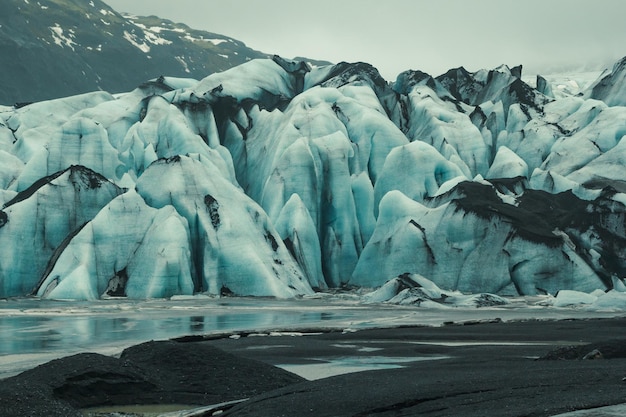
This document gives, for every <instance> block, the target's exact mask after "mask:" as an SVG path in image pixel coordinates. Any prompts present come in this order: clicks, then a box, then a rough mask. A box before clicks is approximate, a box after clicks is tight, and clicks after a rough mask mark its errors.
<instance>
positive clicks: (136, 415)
mask: <svg viewBox="0 0 626 417" xmlns="http://www.w3.org/2000/svg"><path fill="white" fill-rule="evenodd" d="M244 401H247V398H244V399H241V400H234V401H227V402H223V403H219V404H212V405H207V406H202V407H198V406H197V405H184V404H148V405H118V406H103V407H93V408H85V409H83V410H81V413H82V414H83V416H85V417H194V416H196V417H197V416H209V415H215V414H220V413H221V412H222V411H223V410H227V409H229V408H231V407H232V406H234V405H236V404H239V403H241V402H244ZM208 413H211V414H208Z"/></svg>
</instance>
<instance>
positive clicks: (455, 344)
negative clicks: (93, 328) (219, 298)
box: [0, 317, 626, 417]
mask: <svg viewBox="0 0 626 417" xmlns="http://www.w3.org/2000/svg"><path fill="white" fill-rule="evenodd" d="M624 326H626V318H625V317H616V318H612V319H605V318H600V319H569V320H520V321H508V322H503V321H500V320H490V321H480V322H476V321H468V322H465V323H462V324H461V323H456V324H447V325H443V326H438V327H433V326H419V327H412V326H397V327H392V328H377V329H364V330H358V331H339V330H331V331H326V332H322V331H319V330H320V329H319V328H317V329H313V328H308V329H305V328H302V329H300V330H301V331H295V330H294V329H293V328H290V329H289V331H285V332H278V331H276V332H258V333H254V332H240V333H239V334H237V335H233V334H232V333H231V334H228V335H227V334H225V335H224V336H223V337H216V336H215V335H209V336H207V337H205V338H203V337H198V336H189V337H182V338H176V339H174V340H169V341H163V342H151V343H150V342H149V343H144V344H140V345H136V346H133V347H132V348H130V349H127V350H125V352H124V353H122V355H121V357H120V359H117V358H111V357H106V356H102V355H89V354H81V355H75V356H72V357H69V358H64V359H61V360H57V361H52V362H49V363H47V364H45V365H42V366H40V367H37V368H34V369H32V370H30V371H26V372H24V373H22V374H20V375H18V376H15V377H12V378H8V379H5V380H3V384H2V388H1V389H0V399H1V400H2V401H0V403H1V404H2V406H0V407H3V409H0V414H2V415H13V416H16V417H17V416H20V415H49V416H54V415H59V416H60V415H64V416H65V417H69V416H72V415H77V416H78V415H80V414H71V413H70V411H69V410H71V412H77V411H76V410H78V409H79V408H87V407H86V402H85V401H86V400H85V399H84V398H83V397H84V396H85V395H86V393H89V397H90V398H91V399H90V400H89V401H91V402H92V403H93V404H89V405H90V406H94V407H95V406H98V405H110V404H112V403H117V405H122V404H131V403H133V402H135V403H140V404H141V403H143V404H150V403H154V402H157V403H162V404H167V403H178V404H197V405H198V406H199V407H200V406H206V405H208V404H216V403H220V402H224V401H231V400H237V399H241V398H244V397H246V398H248V397H249V398H250V399H249V400H247V401H245V402H243V403H241V404H238V405H235V406H234V407H233V408H232V409H230V410H228V411H225V412H224V413H223V414H222V415H224V416H248V415H249V416H254V415H258V416H262V415H272V416H280V415H298V416H307V415H311V416H313V415H315V416H356V415H360V416H367V415H375V416H377V417H378V416H380V417H383V416H387V415H389V416H391V415H394V416H396V415H407V416H408V415H425V416H446V415H448V416H449V415H464V416H467V417H471V416H476V417H478V416H483V417H487V416H538V417H539V416H546V417H548V416H553V415H557V414H559V413H563V412H567V411H573V410H578V409H585V408H593V407H600V406H606V405H614V404H621V403H624V402H625V399H626V397H624V395H623V393H624V390H626V382H624V381H622V378H624V377H626V359H625V358H626V354H624V355H623V357H621V356H620V354H617V355H615V354H614V353H613V354H612V355H613V357H606V358H604V359H597V360H585V361H582V360H551V361H537V360H536V358H537V357H539V356H543V355H546V354H547V353H548V352H550V351H552V350H554V349H555V348H558V347H563V346H581V345H589V348H590V350H591V347H592V345H594V344H595V345H602V343H605V345H606V341H608V340H610V339H614V338H615V337H617V336H619V335H620V334H621V332H622V331H623V329H624ZM309 330H316V331H315V332H309ZM622 342H623V343H621V342H620V343H618V344H617V346H618V347H619V348H620V349H621V347H622V346H623V347H624V350H625V351H626V341H622ZM618 350H619V349H618ZM129 351H130V352H131V353H130V354H129V353H128V352H129ZM199 351H201V352H205V355H204V356H203V355H199V354H198V352H199ZM132 352H135V353H134V354H133V353H132ZM137 352H140V354H138V353H137ZM133 355H135V356H133ZM215 355H217V356H215ZM191 357H192V358H193V360H191V359H190V358H191ZM216 357H219V358H221V359H219V360H215V358H216ZM211 358H213V360H212V359H211ZM424 358H426V359H424ZM433 358H434V359H433ZM428 359H430V360H428ZM244 364H246V365H245V366H249V368H247V369H246V370H245V371H241V370H236V369H237V367H240V366H243V365H244ZM124 365H125V366H124ZM81 366H82V367H81ZM298 366H300V369H301V370H302V369H304V368H306V367H307V366H308V367H309V371H310V369H311V368H315V367H318V368H326V369H330V370H331V371H332V370H334V371H336V370H337V368H341V367H342V366H343V367H346V366H348V367H351V368H349V369H350V370H351V372H349V373H343V371H342V372H339V373H338V374H335V375H334V376H330V377H323V375H322V377H320V378H316V379H313V380H307V379H305V378H302V377H301V376H296V375H294V374H291V373H288V372H286V371H284V370H283V369H290V367H291V369H296V368H297V367H298ZM372 366H373V367H372ZM233 367H235V368H233ZM281 368H282V369H281ZM51 369H54V375H55V376H54V378H52V379H50V372H51ZM81 370H82V371H81ZM129 370H132V371H133V372H134V373H133V372H131V373H130V374H129V373H128V372H127V371H129ZM209 370H210V372H209ZM356 371H360V372H356ZM42 372H43V374H42ZM81 372H82V373H81ZM98 372H101V373H100V374H98ZM111 372H113V373H114V374H115V375H117V377H116V378H113V380H111V379H106V378H105V377H104V376H103V375H110V374H111ZM125 372H126V373H125ZM170 374H171V375H170ZM78 375H81V376H80V378H83V379H80V378H79V377H78ZM168 375H169V376H168ZM172 375H175V377H172ZM176 375H177V376H176ZM77 378H79V379H80V381H81V382H80V384H77V383H76V380H77ZM129 378H130V379H129ZM133 378H134V379H133ZM176 378H178V383H179V384H178V385H176V386H172V385H171V381H173V380H174V379H176ZM281 378H282V381H283V383H284V384H283V385H281V384H278V386H277V385H275V383H276V381H277V380H280V379H281ZM133 381H134V382H133ZM105 383H106V384H105ZM133 383H135V384H138V385H137V387H136V389H133V390H131V391H132V393H131V392H128V390H129V388H128V387H129V386H132V384H133ZM142 384H144V385H142ZM151 384H152V385H151ZM159 384H161V386H158V385H159ZM203 384H204V385H203ZM272 384H274V385H272ZM105 385H106V386H107V387H108V388H107V389H106V390H104V389H103V386H105ZM142 386H143V388H141V387H142ZM24 387H31V391H32V392H38V393H39V394H43V396H42V398H44V399H45V400H44V401H39V402H36V403H34V402H32V401H31V405H32V406H33V407H35V406H37V407H44V410H43V411H42V410H40V411H42V413H43V414H37V413H34V414H33V410H32V409H29V411H24V414H20V412H21V411H20V409H19V403H20V401H17V400H18V399H21V400H22V401H26V402H28V401H27V400H32V398H30V397H29V395H30V394H31V391H29V392H24ZM33 387H34V388H33ZM68 387H70V388H71V389H70V388H68ZM77 387H79V388H80V389H78V388H77ZM146 387H148V388H146ZM216 387H222V388H223V389H222V391H223V392H216V393H214V395H213V396H211V397H210V400H209V397H206V398H204V397H201V396H200V394H199V393H200V391H202V392H203V394H202V395H206V393H204V391H203V390H205V391H206V390H215V389H216ZM244 388H245V389H248V390H251V391H248V392H244V391H245V389H244ZM374 388H375V389H374ZM198 389H199V391H197V392H195V391H194V390H198ZM64 390H65V391H64ZM72 390H74V391H72ZM89 390H92V392H90V391H89ZM103 390H104V391H103ZM107 390H108V391H107ZM70 391H71V392H74V393H73V394H72V395H70V396H67V395H66V394H67V392H70ZM62 392H65V393H66V394H64V395H65V397H64V396H63V395H59V393H62ZM46 393H47V394H46ZM251 393H252V394H253V395H251ZM59 396H61V397H62V398H61V399H59ZM93 398H96V399H97V400H93ZM98 398H99V399H98ZM185 398H186V399H194V401H192V402H189V401H181V399H185ZM89 401H87V402H89ZM94 401H95V402H94ZM97 401H101V404H98V403H97ZM202 401H208V402H202ZM478 404H480V406H478ZM52 405H54V406H55V407H57V406H58V407H61V408H60V409H62V410H63V411H60V412H59V414H54V410H52V409H51V407H52ZM16 407H17V408H16ZM64 407H65V408H64ZM68 407H69V408H68ZM22 411H23V410H22ZM29 413H30V414H29ZM68 413H69V414H68ZM207 415H210V414H207Z"/></svg>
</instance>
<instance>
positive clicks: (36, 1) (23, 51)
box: [0, 0, 326, 104]
mask: <svg viewBox="0 0 626 417" xmlns="http://www.w3.org/2000/svg"><path fill="white" fill-rule="evenodd" d="M0 54H1V55H2V56H5V57H13V59H3V60H2V62H1V63H0V72H2V74H3V78H4V79H5V80H6V81H5V82H4V83H2V84H0V103H3V104H13V103H24V102H33V101H41V100H47V99H52V98H58V97H65V96H68V95H74V94H80V93H86V92H90V91H94V90H104V91H111V92H123V91H128V90H130V89H132V88H134V87H135V86H137V85H138V84H140V83H142V82H144V81H147V80H150V79H154V78H157V77H159V76H160V75H168V76H173V77H185V78H194V79H201V78H204V77H205V76H206V75H208V74H211V73H214V72H221V71H224V70H226V69H228V68H232V67H234V66H236V65H239V64H242V63H244V62H247V61H249V60H251V59H256V58H267V57H269V56H270V55H269V54H267V53H263V52H260V51H256V50H253V49H251V48H248V47H247V46H246V45H245V44H244V43H243V42H241V41H238V40H236V39H233V38H230V37H228V36H224V35H219V34H215V33H211V32H207V31H202V30H196V29H192V28H189V27H188V26H186V25H184V24H181V23H174V22H172V21H170V20H167V19H161V18H158V17H156V16H146V17H141V16H134V15H127V14H120V13H118V12H116V11H115V10H113V9H112V8H111V7H109V6H108V5H107V4H106V3H105V2H103V1H102V0H89V1H82V0H81V1H78V0H6V1H4V2H2V4H1V5H0ZM314 62H318V63H326V62H325V61H314ZM120 63H123V65H120ZM42 64H43V65H42Z"/></svg>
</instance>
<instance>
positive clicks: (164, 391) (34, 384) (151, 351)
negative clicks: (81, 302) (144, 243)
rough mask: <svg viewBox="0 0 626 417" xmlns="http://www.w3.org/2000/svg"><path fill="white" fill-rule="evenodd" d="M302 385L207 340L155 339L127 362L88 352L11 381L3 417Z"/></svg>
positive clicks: (4, 393)
mask: <svg viewBox="0 0 626 417" xmlns="http://www.w3.org/2000/svg"><path fill="white" fill-rule="evenodd" d="M301 381H302V378H300V377H298V376H296V375H293V374H291V373H289V372H287V371H283V370H282V369H279V368H275V367H273V366H271V365H267V364H264V363H261V362H258V361H255V360H252V359H246V358H242V357H238V356H235V355H232V354H230V353H226V352H224V351H222V350H220V349H217V348H215V347H212V346H210V345H208V344H207V343H204V342H199V343H178V342H173V341H166V342H147V343H143V344H141V345H137V346H133V347H131V348H129V349H126V350H125V351H124V352H122V355H121V357H120V358H119V359H117V358H113V357H108V356H103V355H99V354H94V353H82V354H78V355H74V356H69V357H66V358H62V359H58V360H54V361H51V362H48V363H46V364H44V365H41V366H38V367H36V368H34V369H32V370H29V371H26V372H23V373H21V374H20V375H17V376H15V377H12V378H8V379H6V380H4V381H2V384H0V415H2V416H11V417H26V416H29V417H30V416H53V417H56V416H58V417H74V416H76V417H78V416H81V415H82V414H81V413H79V412H78V411H77V409H79V408H87V407H96V406H103V405H132V404H198V405H208V404H216V403H220V402H224V401H231V400H238V399H241V398H248V397H251V396H254V395H258V394H261V393H263V392H266V391H269V390H273V389H277V388H280V387H284V386H287V385H291V384H294V383H298V382H301Z"/></svg>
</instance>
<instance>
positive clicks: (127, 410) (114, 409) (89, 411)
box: [81, 404, 198, 417]
mask: <svg viewBox="0 0 626 417" xmlns="http://www.w3.org/2000/svg"><path fill="white" fill-rule="evenodd" d="M194 408H198V406H197V405H184V404H150V405H124V406H122V405H120V406H108V407H94V408H86V409H84V410H81V412H82V413H83V415H84V416H85V417H100V416H109V415H111V416H113V415H115V416H125V415H129V416H137V415H140V416H144V417H155V416H159V415H162V414H164V413H171V412H175V411H184V410H191V409H194Z"/></svg>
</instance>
